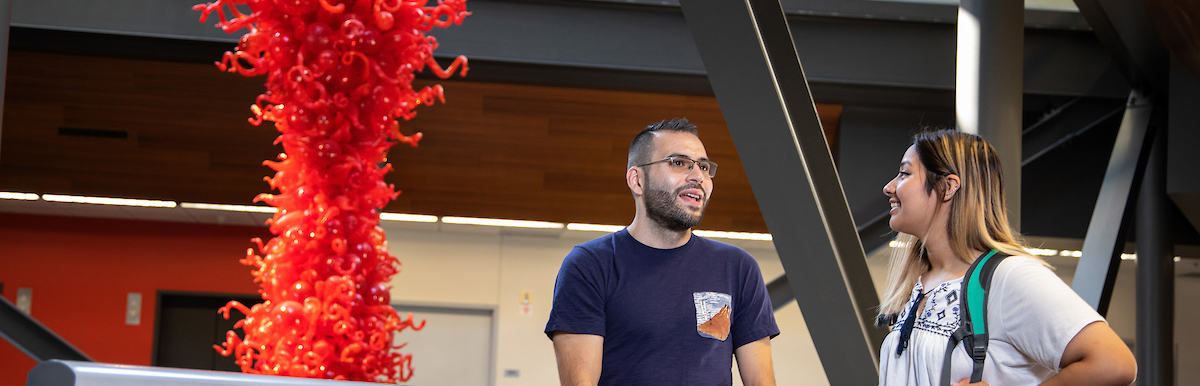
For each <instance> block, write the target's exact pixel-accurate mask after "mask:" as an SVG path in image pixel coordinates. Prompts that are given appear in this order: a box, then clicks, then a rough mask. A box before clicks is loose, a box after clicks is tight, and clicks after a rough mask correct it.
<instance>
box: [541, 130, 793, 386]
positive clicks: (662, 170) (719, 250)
mask: <svg viewBox="0 0 1200 386" xmlns="http://www.w3.org/2000/svg"><path fill="white" fill-rule="evenodd" d="M628 165H629V168H628V169H627V170H626V171H625V182H626V184H628V185H629V190H630V191H631V192H632V193H633V196H634V205H635V206H636V208H637V212H636V214H635V216H634V219H633V222H632V223H630V224H629V226H628V227H626V228H625V229H623V230H620V231H617V232H616V233H613V234H610V235H607V236H604V237H601V238H599V239H596V240H592V241H589V242H587V243H584V244H580V245H578V246H576V247H575V248H574V249H573V250H572V251H571V253H570V254H568V255H567V257H566V259H565V260H564V261H563V265H562V268H561V269H560V270H559V273H558V280H557V281H556V282H555V285H554V304H553V307H552V309H551V311H550V321H549V322H548V323H547V324H546V334H547V335H548V336H550V339H551V340H553V342H554V353H555V356H556V357H557V359H558V374H559V379H560V381H561V382H562V384H563V385H571V386H575V385H689V386H691V385H730V384H732V382H733V379H732V376H731V371H730V369H731V367H732V359H733V357H734V356H736V357H737V362H738V370H739V373H740V374H741V378H742V382H743V383H744V384H746V385H748V386H756V385H774V384H775V375H774V370H773V368H772V364H771V338H772V337H774V336H776V335H778V334H779V328H778V327H777V326H776V325H775V316H774V314H773V312H772V309H771V302H770V299H769V297H768V296H767V289H766V286H765V285H764V284H763V278H762V273H761V272H759V269H758V264H757V263H756V262H755V261H754V258H752V257H751V256H750V255H749V254H747V253H746V252H745V251H743V250H742V249H740V248H737V247H734V246H731V245H727V244H723V243H719V242H716V241H712V240H708V239H705V238H702V237H699V236H694V235H692V228H693V227H695V226H696V225H697V224H699V223H700V219H701V218H703V217H704V209H705V207H706V206H707V205H708V200H709V198H710V197H711V195H712V191H713V180H712V178H713V176H715V175H716V169H717V164H716V163H714V162H712V161H710V160H709V159H708V153H706V152H705V151H704V144H702V143H701V142H700V138H699V137H698V136H697V134H696V127H695V126H694V125H692V124H691V123H688V121H687V120H686V119H677V120H670V121H662V122H659V123H656V124H653V125H650V126H648V127H646V129H645V130H642V132H641V133H639V134H638V135H637V136H636V137H634V139H633V142H632V143H631V144H630V145H629V164H628ZM731 354H732V355H731Z"/></svg>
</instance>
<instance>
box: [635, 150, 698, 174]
mask: <svg viewBox="0 0 1200 386" xmlns="http://www.w3.org/2000/svg"><path fill="white" fill-rule="evenodd" d="M676 160H681V161H688V162H691V163H692V164H691V165H688V168H687V170H688V172H691V170H692V169H693V168H695V167H697V165H700V163H701V162H704V163H707V164H708V165H709V167H708V178H709V179H713V178H717V163H716V162H713V161H711V160H694V159H691V158H689V157H687V156H682V155H673V156H669V157H667V158H663V159H660V160H658V161H650V162H647V163H644V164H641V165H637V167H639V168H640V167H643V166H649V165H653V164H656V163H659V162H674V161H676ZM667 166H670V165H669V164H668V165H667ZM700 170H704V169H700Z"/></svg>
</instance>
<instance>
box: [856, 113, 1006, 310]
mask: <svg viewBox="0 0 1200 386" xmlns="http://www.w3.org/2000/svg"><path fill="white" fill-rule="evenodd" d="M913 146H914V147H915V148H916V152H917V158H918V159H920V161H921V165H922V166H924V167H925V176H924V177H925V192H926V193H931V192H936V193H934V194H936V197H944V196H945V195H946V189H947V188H948V187H949V185H948V182H947V179H946V177H947V176H949V175H951V174H953V175H957V176H958V178H959V188H958V191H957V193H956V194H955V195H954V198H953V199H951V200H950V201H948V202H945V201H941V200H939V201H938V206H937V208H936V209H935V213H937V211H942V210H949V211H950V216H949V221H948V222H947V223H946V228H947V229H946V231H947V234H948V240H949V242H950V249H951V250H952V251H954V254H955V255H957V256H958V257H959V258H960V259H962V261H963V262H966V263H968V264H970V263H972V262H974V261H975V259H976V258H977V257H978V256H975V255H974V254H973V253H972V252H971V251H972V250H978V251H990V250H992V249H997V250H999V251H1000V252H1001V253H1005V254H1008V255H1028V254H1029V253H1028V252H1026V251H1025V248H1024V246H1023V245H1022V241H1021V240H1020V239H1019V238H1018V236H1017V235H1015V234H1014V233H1013V232H1012V230H1011V228H1009V225H1008V213H1007V208H1006V206H1005V204H1004V180H1003V178H1002V177H1001V175H1002V174H1003V173H1002V171H1001V169H1000V158H999V157H998V156H997V155H996V149H995V148H993V147H992V145H991V144H990V143H988V142H987V141H985V140H984V139H983V138H981V137H979V136H977V135H973V134H967V133H962V132H958V131H954V130H938V131H923V132H921V133H918V134H917V135H916V136H914V137H913ZM896 241H897V242H898V244H899V245H898V246H897V248H895V249H893V251H892V257H891V261H890V262H889V263H888V274H887V283H886V285H885V287H884V288H885V290H884V294H883V301H882V304H880V305H879V315H881V316H886V315H891V314H894V313H898V312H900V311H901V310H902V309H903V308H904V306H905V303H907V302H908V298H909V295H910V294H911V293H912V288H913V285H915V284H916V282H917V278H918V277H920V276H921V275H923V274H925V273H926V272H928V271H929V269H930V265H929V256H928V252H927V251H926V250H925V244H924V241H922V240H918V239H917V237H916V236H913V235H910V234H905V233H899V234H898V235H897V236H896Z"/></svg>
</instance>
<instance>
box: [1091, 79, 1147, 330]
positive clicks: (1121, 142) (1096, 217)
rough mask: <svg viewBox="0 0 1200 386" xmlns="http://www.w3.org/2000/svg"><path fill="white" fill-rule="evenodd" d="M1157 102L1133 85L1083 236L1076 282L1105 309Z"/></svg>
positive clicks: (1093, 303)
mask: <svg viewBox="0 0 1200 386" xmlns="http://www.w3.org/2000/svg"><path fill="white" fill-rule="evenodd" d="M1152 109H1153V107H1152V106H1151V104H1150V101H1149V100H1148V99H1147V98H1146V97H1145V96H1143V95H1142V94H1141V93H1140V92H1138V91H1137V90H1134V91H1131V92H1130V95H1129V104H1128V105H1127V107H1126V108H1125V116H1124V117H1123V118H1121V128H1120V130H1119V131H1118V132H1117V142H1116V143H1115V144H1113V150H1112V156H1111V157H1110V158H1109V160H1108V169H1107V170H1106V171H1105V172H1104V183H1103V184H1102V185H1100V196H1099V197H1097V198H1096V208H1095V209H1094V210H1093V211H1092V220H1091V222H1089V223H1088V230H1087V236H1085V237H1084V239H1083V256H1082V257H1080V259H1079V265H1078V267H1077V268H1076V269H1075V278H1074V279H1073V280H1072V282H1071V288H1072V289H1074V290H1075V292H1076V293H1078V294H1079V296H1080V297H1082V298H1083V300H1085V301H1087V302H1088V304H1090V305H1091V306H1092V308H1095V309H1096V311H1097V312H1099V313H1100V315H1104V314H1106V313H1108V301H1109V300H1110V299H1111V298H1112V289H1113V283H1114V280H1115V279H1116V276H1117V268H1118V267H1119V263H1120V261H1121V260H1120V259H1121V251H1122V250H1124V248H1125V235H1126V231H1127V230H1128V226H1127V224H1128V221H1126V220H1127V219H1128V214H1129V213H1131V212H1130V209H1131V208H1132V207H1133V205H1132V203H1133V202H1134V201H1135V200H1136V198H1137V186H1138V183H1140V182H1141V181H1140V180H1141V177H1142V169H1143V165H1145V159H1146V157H1145V156H1144V155H1145V151H1144V147H1145V146H1143V145H1144V144H1145V142H1146V141H1145V139H1146V133H1147V131H1148V127H1147V126H1148V125H1149V122H1150V113H1151V110H1152Z"/></svg>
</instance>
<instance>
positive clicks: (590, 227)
mask: <svg viewBox="0 0 1200 386" xmlns="http://www.w3.org/2000/svg"><path fill="white" fill-rule="evenodd" d="M623 228H625V226H624V225H600V224H583V223H577V222H573V223H570V224H567V230H569V231H592V232H609V233H612V232H616V231H619V230H621V229H623Z"/></svg>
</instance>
